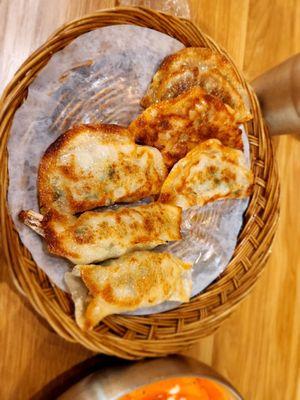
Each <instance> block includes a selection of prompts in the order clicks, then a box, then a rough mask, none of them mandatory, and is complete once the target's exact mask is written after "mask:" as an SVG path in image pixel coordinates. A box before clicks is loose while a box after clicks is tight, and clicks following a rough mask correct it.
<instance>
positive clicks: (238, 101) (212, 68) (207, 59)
mask: <svg viewBox="0 0 300 400" xmlns="http://www.w3.org/2000/svg"><path fill="white" fill-rule="evenodd" d="M194 86H199V87H201V88H203V89H205V91H206V92H208V93H209V94H212V95H214V96H216V97H218V98H219V99H220V100H222V101H223V102H224V103H226V104H228V105H229V106H230V107H231V108H232V109H233V110H234V111H235V118H236V121H238V122H245V121H248V120H249V119H251V118H252V115H251V113H250V111H249V110H248V107H247V96H246V92H245V89H244V88H243V86H242V85H241V83H240V82H239V80H238V77H237V74H236V72H235V70H234V68H233V67H232V65H231V64H230V63H229V62H228V61H227V60H226V58H225V57H224V56H221V55H219V54H217V53H215V52H214V51H212V50H211V49H208V48H205V47H188V48H185V49H182V50H179V51H178V52H177V53H174V54H171V55H170V56H168V57H166V58H165V59H164V61H163V62H162V64H161V66H160V67H159V68H158V70H157V72H156V73H155V75H154V77H153V79H152V82H151V84H150V86H149V88H148V90H147V92H146V95H145V96H144V97H143V99H142V101H141V105H142V106H143V107H144V108H146V107H149V106H150V105H152V104H154V103H157V102H159V101H162V100H167V99H172V98H174V97H176V96H178V95H180V94H181V93H183V92H185V91H187V90H189V89H190V88H192V87H194Z"/></svg>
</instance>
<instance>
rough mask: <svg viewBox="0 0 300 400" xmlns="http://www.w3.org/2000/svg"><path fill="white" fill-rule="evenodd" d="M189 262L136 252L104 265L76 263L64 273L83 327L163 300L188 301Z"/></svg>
mask: <svg viewBox="0 0 300 400" xmlns="http://www.w3.org/2000/svg"><path fill="white" fill-rule="evenodd" d="M190 267H191V265H190V264H188V263H185V262H183V261H182V260H180V259H178V258H177V257H175V256H173V255H171V254H168V253H155V252H151V251H136V252H134V253H130V254H126V255H124V256H122V257H120V258H119V259H116V260H111V261H108V262H106V263H104V264H103V265H77V266H76V267H75V268H74V269H73V271H72V273H67V274H66V276H65V280H66V283H67V285H68V287H69V289H70V292H71V294H72V298H73V301H74V303H75V318H76V322H77V324H78V325H79V326H80V327H81V328H82V329H92V328H93V327H95V326H96V325H97V324H98V323H99V322H100V321H101V320H102V319H103V318H104V317H106V316H108V315H111V314H119V313H123V312H127V311H134V310H136V309H138V308H141V307H152V306H155V305H157V304H161V303H162V302H164V301H166V300H174V301H180V302H187V301H188V300H189V298H190V296H191V288H192V282H191V277H190V271H189V269H190Z"/></svg>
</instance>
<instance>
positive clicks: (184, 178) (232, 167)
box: [159, 139, 253, 209]
mask: <svg viewBox="0 0 300 400" xmlns="http://www.w3.org/2000/svg"><path fill="white" fill-rule="evenodd" d="M252 184H253V175H252V172H251V171H250V170H249V169H248V168H247V166H246V163H245V157H244V154H243V153H242V152H241V151H240V150H236V149H231V148H229V147H225V146H223V145H222V143H221V142H219V140H216V139H211V140H207V141H206V142H203V143H201V144H200V145H198V146H197V147H195V148H194V149H193V150H191V151H190V152H189V153H188V154H187V155H186V156H185V157H184V158H183V159H181V160H180V161H178V163H177V164H175V165H174V167H173V169H172V170H171V172H170V173H169V175H168V177H167V179H166V180H165V182H164V184H163V187H162V189H161V194H160V198H159V201H161V202H163V203H167V204H173V205H177V206H180V207H182V208H183V209H186V208H189V207H192V206H195V205H198V206H203V205H204V204H206V203H208V202H211V201H215V200H219V199H226V198H243V197H247V196H249V195H250V194H251V192H252Z"/></svg>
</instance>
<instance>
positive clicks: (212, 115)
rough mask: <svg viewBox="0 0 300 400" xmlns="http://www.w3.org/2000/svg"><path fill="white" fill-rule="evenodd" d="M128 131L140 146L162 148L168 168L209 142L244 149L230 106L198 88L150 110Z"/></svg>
mask: <svg viewBox="0 0 300 400" xmlns="http://www.w3.org/2000/svg"><path fill="white" fill-rule="evenodd" d="M129 130H130V131H131V132H132V134H133V136H134V137H135V140H136V141H137V142H138V143H142V144H147V145H150V146H154V147H156V148H157V149H159V150H160V152H161V153H162V155H163V158H164V161H165V163H166V165H167V166H168V167H169V168H170V167H172V166H173V165H174V164H175V163H176V162H177V161H178V160H179V159H180V158H182V157H184V156H185V155H186V154H187V153H188V152H189V151H190V150H191V149H192V148H194V147H195V146H197V145H198V144H199V143H201V142H203V141H205V140H207V139H211V138H217V139H219V140H220V141H221V142H222V143H223V144H224V145H226V146H229V147H233V148H237V149H242V148H243V142H242V135H241V130H240V129H239V128H238V125H237V123H236V121H235V120H234V117H233V114H232V110H231V109H230V107H228V106H226V105H224V103H223V102H222V101H221V100H219V99H218V98H217V97H214V96H212V95H210V94H207V93H206V92H205V91H204V90H203V89H201V88H199V87H195V88H193V89H190V90H189V91H187V92H185V93H183V94H182V95H180V96H178V97H176V98H175V99H172V100H165V101H162V102H160V103H158V104H154V105H153V106H151V107H149V108H147V109H146V110H145V111H144V112H143V113H142V114H141V115H140V116H139V117H137V119H136V120H134V121H133V122H132V123H131V124H130V126H129Z"/></svg>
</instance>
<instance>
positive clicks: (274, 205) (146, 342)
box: [0, 7, 279, 359]
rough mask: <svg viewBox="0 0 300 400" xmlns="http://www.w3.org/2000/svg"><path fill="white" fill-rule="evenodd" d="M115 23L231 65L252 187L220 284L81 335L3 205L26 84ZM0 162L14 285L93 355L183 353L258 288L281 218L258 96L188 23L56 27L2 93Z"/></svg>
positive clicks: (136, 14)
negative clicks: (244, 106)
mask: <svg viewBox="0 0 300 400" xmlns="http://www.w3.org/2000/svg"><path fill="white" fill-rule="evenodd" d="M116 24H117V25H119V24H132V25H138V26H145V27H150V28H151V29H155V30H158V31H160V32H163V33H166V34H168V35H170V36H172V37H175V38H176V39H178V40H180V41H181V42H182V43H183V44H184V45H185V46H187V47H188V46H204V47H210V48H212V49H213V50H214V51H216V52H219V53H221V54H223V55H224V56H225V57H226V58H227V59H228V60H229V62H231V64H232V65H233V66H234V68H235V70H236V73H237V76H238V78H239V81H240V82H241V83H242V85H243V86H244V87H245V89H246V90H247V92H248V96H249V101H250V102H251V107H252V112H253V115H254V119H253V121H250V122H248V123H247V125H246V130H247V133H248V138H249V142H250V152H251V167H252V170H253V172H254V176H255V185H254V194H253V195H252V197H251V200H250V202H249V205H248V209H247V211H246V213H245V220H244V226H243V229H242V230H241V232H240V234H239V240H238V244H237V247H236V249H235V252H234V255H233V258H232V260H231V261H230V263H229V264H228V266H227V268H226V269H225V271H224V272H223V273H222V274H221V276H220V277H219V278H218V280H216V281H215V282H213V283H212V284H211V285H209V286H208V287H207V288H206V289H205V290H204V291H203V292H202V293H200V294H199V295H197V296H195V297H194V298H192V299H191V301H190V302H189V303H186V304H183V305H181V306H180V307H179V308H177V309H175V310H170V311H166V312H163V313H158V314H152V315H149V316H123V315H117V316H112V317H108V318H106V319H105V320H104V321H103V322H102V323H101V324H100V325H99V327H98V328H97V329H96V330H95V331H93V332H82V331H81V330H80V329H79V328H78V327H77V325H76V324H75V322H74V318H73V308H72V305H71V303H70V299H69V297H68V295H66V294H65V293H64V292H62V291H61V290H60V289H58V288H57V287H56V286H55V285H54V284H52V283H51V281H50V280H49V279H48V278H47V276H46V275H45V273H44V272H43V271H41V270H40V269H39V268H38V267H37V266H36V264H35V263H34V261H33V260H32V258H31V256H30V253H29V251H28V250H27V249H26V248H25V247H24V246H23V245H22V243H21V241H20V239H19V237H18V234H17V232H16V231H15V229H14V225H13V222H12V220H11V217H10V214H9V210H8V207H7V203H6V194H7V186H8V172H7V151H6V143H7V140H8V136H9V131H10V127H11V124H12V121H13V117H14V113H15V112H16V110H17V109H18V107H19V106H20V105H21V104H22V102H23V100H24V99H25V98H26V94H27V88H28V86H29V85H30V83H31V82H32V81H33V80H34V79H35V77H36V75H37V73H38V71H39V70H40V69H42V68H43V67H44V66H45V65H46V64H47V62H48V60H49V59H50V58H51V56H52V54H54V53H55V52H56V51H59V50H61V49H62V48H63V47H65V46H66V45H67V44H68V43H70V42H71V41H72V40H73V39H74V38H76V37H77V36H79V35H80V34H82V33H86V32H88V31H90V30H94V29H97V28H100V27H103V26H108V25H116ZM0 162H1V167H2V168H1V171H0V173H1V182H2V183H3V185H2V186H1V198H0V215H1V232H2V237H3V250H4V253H5V256H6V260H7V264H8V266H9V270H10V272H11V273H12V275H13V280H14V283H15V285H16V286H17V287H18V289H19V290H20V291H21V292H23V293H24V294H25V295H26V297H27V298H28V299H29V301H30V302H31V304H32V305H33V307H34V308H35V310H36V311H37V312H38V313H39V314H41V315H42V316H43V317H44V318H45V319H46V320H47V321H48V322H49V324H50V325H51V326H52V328H53V329H54V330H55V331H56V332H57V333H58V334H59V335H61V336H62V337H64V338H65V339H66V340H68V341H72V342H77V343H80V344H81V345H83V346H85V347H86V348H88V349H91V350H92V351H95V352H102V353H106V354H110V355H116V356H119V357H122V358H128V359H136V358H141V357H152V356H158V355H165V354H169V353H174V352H177V351H180V350H182V349H183V348H185V347H186V346H187V345H190V344H192V343H194V342H196V341H197V340H198V339H199V338H200V337H203V336H207V335H208V334H211V333H212V332H214V331H215V330H216V329H217V328H218V327H219V325H220V324H221V323H222V321H223V320H225V319H226V318H227V317H228V315H230V313H231V312H232V311H233V310H234V309H235V308H236V306H237V305H238V303H239V302H240V301H241V300H242V299H243V298H244V297H245V296H246V295H247V293H248V292H249V291H250V290H251V288H252V287H253V285H254V283H255V282H256V280H257V279H258V277H259V276H260V274H261V272H262V271H263V267H264V264H265V262H266V260H267V258H268V256H269V254H270V246H271V244H272V241H273V237H274V234H275V230H276V226H277V222H278V215H279V182H278V174H277V167H276V162H275V160H274V156H273V149H272V144H271V141H270V137H269V134H268V132H267V129H266V126H265V124H264V121H263V119H262V115H261V111H260V107H259V104H258V101H257V98H256V96H255V94H254V92H253V90H252V89H251V87H250V86H249V85H248V84H247V82H246V81H245V79H244V78H243V77H242V75H241V74H240V72H239V71H238V69H237V68H236V66H235V64H234V63H233V61H232V59H231V58H230V56H229V55H228V54H227V52H226V51H225V50H224V49H222V48H221V47H220V46H218V45H217V44H216V43H215V42H214V41H213V40H212V39H211V38H209V37H208V36H207V35H206V34H204V33H202V32H201V31H200V29H199V28H197V27H196V26H195V25H194V24H193V23H192V22H191V21H189V20H186V19H183V18H178V17H175V16H171V15H169V14H166V13H162V12H158V11H154V10H151V9H148V8H146V7H117V8H113V9H105V10H100V11H96V12H94V13H90V14H88V15H86V16H83V17H81V18H78V19H75V20H73V21H70V22H68V23H66V24H65V25H63V26H62V27H60V28H58V29H57V30H56V31H55V32H54V33H53V34H52V35H51V36H50V37H49V39H48V40H47V41H46V42H45V43H44V44H43V45H42V46H40V47H39V48H38V49H37V50H36V51H34V52H33V53H32V54H31V55H30V56H29V57H28V58H27V60H26V61H25V62H24V63H23V64H22V65H21V67H20V68H19V69H18V71H17V72H16V74H15V76H14V77H13V79H12V80H11V82H10V83H9V84H8V85H7V87H6V88H5V90H4V92H3V95H2V98H1V99H0Z"/></svg>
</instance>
